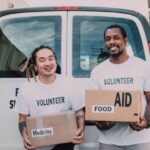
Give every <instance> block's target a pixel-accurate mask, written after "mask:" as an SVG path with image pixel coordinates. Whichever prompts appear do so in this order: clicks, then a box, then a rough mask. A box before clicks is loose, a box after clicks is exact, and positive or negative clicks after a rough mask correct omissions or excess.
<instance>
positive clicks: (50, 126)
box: [27, 112, 77, 148]
mask: <svg viewBox="0 0 150 150" xmlns="http://www.w3.org/2000/svg"><path fill="white" fill-rule="evenodd" d="M76 130H77V122H76V117H75V112H62V113H57V114H51V115H44V116H38V117H29V118H28V119H27V132H28V136H29V140H30V141H31V143H32V146H34V147H36V148H38V147H43V146H48V145H53V144H61V143H68V142H72V141H73V137H74V135H75V132H76Z"/></svg>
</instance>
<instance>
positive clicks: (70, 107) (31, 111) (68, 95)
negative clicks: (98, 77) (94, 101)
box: [15, 74, 85, 150]
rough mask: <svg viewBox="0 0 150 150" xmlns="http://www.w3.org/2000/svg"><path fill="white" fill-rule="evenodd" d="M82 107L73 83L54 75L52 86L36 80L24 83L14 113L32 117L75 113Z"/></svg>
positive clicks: (80, 97) (81, 101)
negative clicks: (65, 112) (67, 112)
mask: <svg viewBox="0 0 150 150" xmlns="http://www.w3.org/2000/svg"><path fill="white" fill-rule="evenodd" d="M84 106H85V103H84V99H83V96H82V95H81V94H80V91H79V90H78V88H77V86H75V84H74V83H73V81H72V80H71V79H68V78H66V77H63V76H61V75H59V74H56V80H55V81H54V82H53V83H52V84H43V83H42V82H40V80H39V79H38V78H37V81H35V80H34V79H31V80H30V81H29V82H26V83H24V84H23V85H22V86H21V87H20V89H19V96H18V99H17V102H16V106H15V111H16V112H17V113H21V114H26V115H29V116H32V117H34V116H39V115H45V114H52V113H58V112H64V111H76V110H79V109H81V108H83V107H84ZM42 150H47V149H42Z"/></svg>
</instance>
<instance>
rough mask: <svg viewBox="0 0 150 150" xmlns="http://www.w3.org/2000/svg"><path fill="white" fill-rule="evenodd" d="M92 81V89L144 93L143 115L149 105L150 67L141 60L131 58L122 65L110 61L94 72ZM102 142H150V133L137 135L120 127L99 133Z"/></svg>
mask: <svg viewBox="0 0 150 150" xmlns="http://www.w3.org/2000/svg"><path fill="white" fill-rule="evenodd" d="M91 81H92V82H91V83H92V85H94V86H93V88H97V89H100V90H101V89H102V90H139V91H141V93H142V110H143V114H144V112H145V107H146V104H147V103H146V99H145V96H144V93H143V91H150V65H149V64H148V63H146V62H145V61H143V60H142V59H139V58H136V57H129V59H128V60H127V61H126V62H124V63H122V64H113V63H111V62H110V61H109V59H108V60H106V61H104V62H103V63H101V64H100V65H98V66H96V67H95V68H94V69H93V71H92V73H91ZM99 142H102V143H105V144H115V145H132V144H138V143H146V142H150V129H144V130H142V131H135V130H132V129H131V127H130V126H129V125H128V123H117V124H116V125H115V126H114V127H113V128H111V129H109V130H106V131H100V138H99Z"/></svg>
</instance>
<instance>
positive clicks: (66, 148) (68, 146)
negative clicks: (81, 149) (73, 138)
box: [52, 143, 74, 150]
mask: <svg viewBox="0 0 150 150" xmlns="http://www.w3.org/2000/svg"><path fill="white" fill-rule="evenodd" d="M73 148H74V144H73V143H65V144H58V145H56V146H55V147H54V148H53V149H52V150H73Z"/></svg>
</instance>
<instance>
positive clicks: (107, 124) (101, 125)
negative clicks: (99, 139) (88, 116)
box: [95, 121, 115, 130]
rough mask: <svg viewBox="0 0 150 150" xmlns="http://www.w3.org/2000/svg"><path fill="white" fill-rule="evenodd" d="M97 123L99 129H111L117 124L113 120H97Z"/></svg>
mask: <svg viewBox="0 0 150 150" xmlns="http://www.w3.org/2000/svg"><path fill="white" fill-rule="evenodd" d="M95 125H96V127H97V128H98V129H99V130H109V129H111V128H112V127H113V126H114V125H115V122H112V121H96V122H95Z"/></svg>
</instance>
